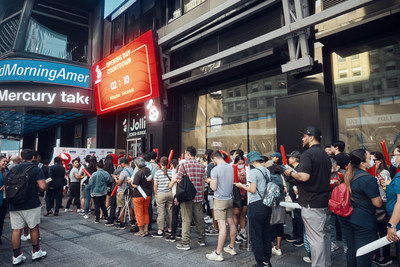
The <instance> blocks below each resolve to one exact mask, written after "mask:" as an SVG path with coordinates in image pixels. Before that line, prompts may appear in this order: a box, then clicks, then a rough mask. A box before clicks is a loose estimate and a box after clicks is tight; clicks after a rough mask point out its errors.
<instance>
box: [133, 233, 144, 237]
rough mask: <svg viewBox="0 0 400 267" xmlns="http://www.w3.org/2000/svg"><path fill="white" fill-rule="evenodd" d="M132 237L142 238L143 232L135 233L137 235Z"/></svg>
mask: <svg viewBox="0 0 400 267" xmlns="http://www.w3.org/2000/svg"><path fill="white" fill-rule="evenodd" d="M133 235H134V236H140V237H142V236H144V232H137V233H134V234H133Z"/></svg>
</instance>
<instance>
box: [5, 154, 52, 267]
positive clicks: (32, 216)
mask: <svg viewBox="0 0 400 267" xmlns="http://www.w3.org/2000/svg"><path fill="white" fill-rule="evenodd" d="M21 157H22V162H21V163H20V164H19V165H18V166H16V167H15V168H18V172H22V171H24V170H25V169H26V168H28V167H30V166H32V165H34V163H32V160H33V159H34V156H33V150H32V149H24V150H23V151H22V152H21ZM28 177H29V182H28V188H29V198H28V200H27V201H25V202H24V203H21V204H11V203H10V221H11V228H12V229H13V232H12V237H11V244H12V248H13V264H14V265H16V264H19V263H21V262H23V261H25V260H26V257H25V256H24V255H23V254H22V251H21V233H22V230H23V229H24V226H25V225H27V226H28V227H29V229H30V232H31V233H30V234H31V242H32V247H33V249H32V260H39V259H42V258H44V257H46V254H47V253H46V251H43V250H41V249H40V246H39V223H40V215H41V214H40V213H41V212H40V210H41V204H40V200H39V195H38V191H44V190H45V189H46V182H45V177H44V174H43V171H42V170H41V169H40V168H39V167H37V166H36V164H35V166H34V167H32V168H31V169H30V170H29V171H28Z"/></svg>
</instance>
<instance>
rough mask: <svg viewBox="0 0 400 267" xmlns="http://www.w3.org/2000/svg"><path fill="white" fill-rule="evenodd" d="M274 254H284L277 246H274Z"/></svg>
mask: <svg viewBox="0 0 400 267" xmlns="http://www.w3.org/2000/svg"><path fill="white" fill-rule="evenodd" d="M272 254H275V255H277V256H281V255H282V251H281V250H280V249H276V248H275V247H272Z"/></svg>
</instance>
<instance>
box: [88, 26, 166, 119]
mask: <svg viewBox="0 0 400 267" xmlns="http://www.w3.org/2000/svg"><path fill="white" fill-rule="evenodd" d="M156 66H157V64H156V54H155V49H154V41H153V33H152V31H148V32H146V33H145V34H143V35H142V36H140V37H139V38H137V39H136V40H134V41H132V42H131V43H129V44H127V45H126V46H124V47H122V48H121V49H119V50H118V51H116V52H114V53H113V54H111V55H109V56H108V57H106V58H105V59H103V60H102V61H100V62H98V63H97V64H95V65H94V66H93V67H92V73H93V85H94V92H95V97H96V110H97V115H100V114H104V113H107V112H111V111H113V110H117V109H121V108H125V107H128V106H132V105H134V104H137V103H141V102H144V101H146V100H148V99H151V98H154V97H158V96H159V87H158V76H157V67H156Z"/></svg>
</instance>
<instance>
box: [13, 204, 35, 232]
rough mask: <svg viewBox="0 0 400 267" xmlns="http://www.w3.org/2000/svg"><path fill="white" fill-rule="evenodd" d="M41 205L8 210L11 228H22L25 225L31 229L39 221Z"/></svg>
mask: <svg viewBox="0 0 400 267" xmlns="http://www.w3.org/2000/svg"><path fill="white" fill-rule="evenodd" d="M41 210H42V207H41V206H40V207H37V208H34V209H29V210H16V211H10V221H11V229H13V230H19V229H23V228H24V227H25V225H27V226H28V227H29V228H30V229H33V228H35V227H36V225H38V224H39V223H40V215H41Z"/></svg>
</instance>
